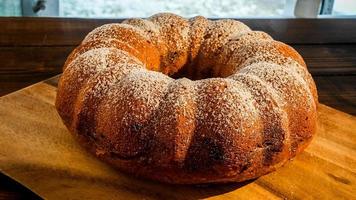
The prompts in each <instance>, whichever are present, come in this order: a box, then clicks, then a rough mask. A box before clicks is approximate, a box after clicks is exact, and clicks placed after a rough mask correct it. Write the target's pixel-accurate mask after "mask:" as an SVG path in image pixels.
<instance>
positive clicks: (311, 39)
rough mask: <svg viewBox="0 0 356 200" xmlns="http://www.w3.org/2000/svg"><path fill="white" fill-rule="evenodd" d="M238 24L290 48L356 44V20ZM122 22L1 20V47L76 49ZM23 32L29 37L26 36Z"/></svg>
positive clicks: (263, 21)
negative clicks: (98, 29)
mask: <svg viewBox="0 0 356 200" xmlns="http://www.w3.org/2000/svg"><path fill="white" fill-rule="evenodd" d="M237 20H240V21H242V22H244V23H246V24H247V25H248V26H250V27H251V28H252V29H254V30H261V31H265V32H267V33H269V34H271V35H272V37H274V38H275V39H277V40H280V41H284V42H286V43H289V44H335V43H336V44H338V43H343V44H345V43H356V26H355V23H356V19H237ZM121 21H122V19H78V18H77V19H75V18H74V19H73V18H72V19H71V18H42V17H41V18H33V17H27V18H26V17H0V27H2V28H1V29H0V46H59V45H72V46H73V45H77V44H79V42H80V41H81V40H82V39H83V37H84V36H85V35H86V34H87V33H88V32H89V31H91V30H92V29H94V28H95V27H98V26H100V25H102V24H106V23H116V22H121ZM306 30H307V31H306ZM24 32H26V33H27V34H23V33H24Z"/></svg>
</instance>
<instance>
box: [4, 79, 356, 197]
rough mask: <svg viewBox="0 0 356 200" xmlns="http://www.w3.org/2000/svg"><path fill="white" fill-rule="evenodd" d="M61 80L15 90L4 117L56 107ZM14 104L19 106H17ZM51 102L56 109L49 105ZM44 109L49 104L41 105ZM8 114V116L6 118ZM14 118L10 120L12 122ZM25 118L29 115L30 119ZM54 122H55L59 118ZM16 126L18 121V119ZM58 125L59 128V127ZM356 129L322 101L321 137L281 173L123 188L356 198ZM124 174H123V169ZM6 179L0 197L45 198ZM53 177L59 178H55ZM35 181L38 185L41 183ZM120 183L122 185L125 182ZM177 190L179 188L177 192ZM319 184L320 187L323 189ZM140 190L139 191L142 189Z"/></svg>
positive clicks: (354, 120) (354, 121) (131, 183)
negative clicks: (218, 182)
mask: <svg viewBox="0 0 356 200" xmlns="http://www.w3.org/2000/svg"><path fill="white" fill-rule="evenodd" d="M56 84H57V78H52V79H49V80H47V81H44V82H41V83H39V84H36V85H34V86H31V87H29V88H26V89H23V90H20V91H18V92H15V93H13V94H10V95H9V96H5V97H2V98H0V119H1V115H2V114H4V113H6V112H10V110H12V109H13V108H17V109H19V110H18V112H20V113H18V116H22V114H21V112H24V113H23V115H24V116H27V115H28V114H29V113H28V112H30V113H31V112H40V113H43V112H46V113H47V112H49V113H55V110H54V107H53V101H54V97H55V89H56ZM41 104H43V105H46V106H45V107H47V108H42V107H41ZM1 106H2V107H1ZM12 106H13V108H11V107H12ZM48 106H50V107H48ZM29 108H31V109H30V110H31V111H29V110H28V109H29ZM48 108H50V109H51V110H46V109H48ZM22 109H24V111H21V110H22ZM38 109H43V110H42V111H41V110H38ZM26 110H27V111H26ZM26 113H27V114H26ZM30 115H31V114H30ZM43 115H44V116H42V117H40V118H38V119H37V120H34V119H33V117H30V118H29V119H31V120H34V122H36V121H39V122H40V123H42V121H43V120H50V121H53V120H58V121H60V120H59V118H58V117H57V116H56V115H55V116H56V117H55V118H56V119H52V118H51V117H49V118H47V117H46V116H45V115H46V114H43ZM12 116H13V115H12ZM49 116H52V117H53V114H50V115H49ZM3 117H4V115H3ZM13 117H14V116H13ZM15 117H16V115H15ZM10 118H11V117H10ZM2 119H3V120H4V119H5V118H2ZM14 119H15V118H14ZM14 119H8V121H7V122H12V121H14ZM19 120H22V121H24V119H19ZM14 124H19V122H15V123H14ZM20 124H21V123H20ZM56 124H60V126H62V129H63V127H64V126H63V125H62V124H61V122H57V123H56ZM15 126H16V125H15ZM34 126H36V124H34ZM51 126H53V124H52V125H51ZM6 127H7V126H6V124H5V129H4V126H1V124H0V131H1V129H3V130H9V129H8V128H6ZM10 127H13V125H12V126H10ZM54 128H55V129H57V128H56V127H54ZM13 130H15V129H13ZM15 131H16V130H15ZM22 131H23V130H22ZM20 132H21V130H20ZM28 134H30V133H28ZM355 134H356V117H354V116H351V115H348V114H345V113H343V112H340V111H337V110H335V109H332V108H330V107H327V106H324V105H322V104H320V106H319V131H318V134H317V137H316V138H315V139H314V140H313V142H312V144H311V145H310V147H308V148H307V150H306V151H305V152H303V153H302V154H301V155H299V156H297V158H296V159H295V160H293V161H292V162H291V163H289V164H287V165H286V166H284V167H282V168H281V169H279V170H278V171H277V172H275V173H272V174H269V175H266V176H264V177H262V178H259V179H257V180H255V181H253V182H251V181H249V182H245V183H242V184H230V185H223V186H212V187H206V188H194V187H193V188H192V187H172V186H165V185H163V184H156V183H150V182H146V181H143V182H142V181H140V180H135V179H131V178H130V179H129V180H128V181H127V180H126V183H127V184H128V185H127V186H125V188H126V189H124V190H127V192H128V193H129V194H130V193H131V194H135V195H134V196H131V195H128V194H125V193H123V195H124V196H123V197H127V198H129V197H139V196H141V197H142V195H143V196H146V195H147V198H149V199H152V198H153V199H160V198H177V199H180V198H183V197H184V198H187V199H195V198H212V199H223V198H233V199H234V198H250V197H251V198H252V197H254V198H257V199H258V198H262V197H264V198H269V199H281V198H282V199H284V198H299V199H300V198H305V197H308V196H309V195H312V196H313V197H314V198H326V197H332V198H335V197H341V198H350V199H352V198H356V193H354V192H353V191H355V189H356V186H355V181H356V157H355V154H354V153H355V146H356V135H355ZM68 135H69V134H68ZM0 159H1V151H0ZM5 166H6V165H5ZM19 166H21V164H19ZM0 167H1V164H0ZM10 168H11V167H10ZM26 168H27V167H26ZM16 170H17V168H16ZM8 171H9V169H8ZM10 171H11V170H10ZM20 171H21V170H20ZM44 173H47V172H44ZM15 174H16V173H15ZM40 174H41V176H42V172H40ZM32 176H33V177H36V173H34V174H33V175H32ZM74 176H75V175H74ZM120 176H121V178H122V175H120ZM17 178H20V181H23V182H24V183H26V182H27V184H30V185H31V184H33V182H32V181H31V179H32V178H31V177H28V176H25V177H22V178H21V176H18V177H17ZM124 179H126V178H124ZM0 180H1V181H0V183H1V184H0V187H1V190H0V199H20V198H34V199H36V198H39V197H38V196H36V194H34V193H32V192H31V191H30V190H28V189H26V188H25V187H23V186H21V185H20V184H17V183H16V182H15V181H12V180H11V179H10V178H8V177H6V176H5V175H2V176H1V177H0ZM29 180H30V181H29ZM58 180H61V179H58ZM58 180H55V181H54V182H55V183H57V181H58ZM118 180H119V179H118ZM39 181H41V182H42V183H44V184H45V185H46V184H47V182H46V181H45V180H39ZM48 181H49V180H48ZM101 181H103V180H101ZM31 182H32V183H31ZM51 182H52V183H53V180H52V181H51ZM85 182H86V181H85ZM115 182H116V181H115ZM283 182H284V183H283ZM89 183H90V181H89ZM94 183H95V184H98V183H97V181H94ZM94 183H93V184H94ZM38 184H39V183H38ZM48 184H49V183H48ZM58 184H59V183H58ZM67 184H68V183H67ZM86 184H88V183H86ZM90 184H91V183H90ZM103 184H104V185H107V184H109V185H110V184H112V183H111V181H108V182H107V183H105V180H104V183H103ZM35 185H37V183H36V184H35ZM39 185H41V184H39ZM119 185H120V184H119ZM306 186H307V187H306ZM30 187H32V186H30ZM56 187H57V186H56ZM68 187H72V186H68ZM97 187H98V188H100V187H106V186H102V185H100V183H99V185H98V186H97ZM118 187H119V188H121V187H122V186H118ZM132 187H133V188H135V190H136V189H137V188H136V187H139V188H140V189H138V190H139V191H136V192H133V191H132V189H133V188H132ZM309 187H310V188H309ZM40 188H42V189H39V188H37V189H36V188H35V190H37V192H38V191H42V190H43V184H42V186H41V187H40ZM119 188H118V189H119ZM173 188H175V189H173ZM62 189H63V188H62ZM121 189H122V188H121ZM52 190H53V189H50V191H48V190H47V191H44V194H47V195H48V193H49V194H51V192H52ZM151 190H152V191H151ZM165 190H168V191H165ZM175 190H177V192H175ZM319 190H320V193H318V192H319ZM163 191H165V192H163ZM169 191H170V192H169ZM132 192H133V193H132ZM137 192H138V194H136V193H137ZM182 192H187V194H186V195H183V196H182V194H181V193H182ZM126 195H128V196H126ZM47 197H49V196H47Z"/></svg>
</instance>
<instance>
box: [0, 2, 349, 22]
mask: <svg viewBox="0 0 356 200" xmlns="http://www.w3.org/2000/svg"><path fill="white" fill-rule="evenodd" d="M158 12H173V13H176V14H179V15H181V16H185V17H192V16H196V15H203V16H206V17H211V18H224V17H226V18H233V17H238V18H244V17H248V18H278V17H279V18H286V17H311V18H315V17H325V16H326V17H356V0H90V1H89V0H0V16H51V17H58V16H59V17H85V18H125V17H148V16H150V15H152V14H155V13H158Z"/></svg>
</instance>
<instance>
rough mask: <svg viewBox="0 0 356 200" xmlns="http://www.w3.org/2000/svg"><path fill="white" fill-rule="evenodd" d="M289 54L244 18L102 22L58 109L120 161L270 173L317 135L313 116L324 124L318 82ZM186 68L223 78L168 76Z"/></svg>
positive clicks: (65, 81)
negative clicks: (318, 113) (312, 126)
mask: <svg viewBox="0 0 356 200" xmlns="http://www.w3.org/2000/svg"><path fill="white" fill-rule="evenodd" d="M283 47H285V46H283V45H281V43H278V42H276V41H274V40H273V39H272V38H271V37H270V36H269V35H268V34H266V33H263V32H258V31H251V30H250V28H248V27H247V26H246V25H244V24H243V23H241V22H238V21H235V20H217V21H209V20H207V19H205V18H203V17H200V16H199V17H196V18H194V19H190V20H189V21H188V20H187V19H184V18H182V17H180V16H177V15H174V14H167V13H164V14H157V15H154V16H151V17H150V18H148V19H128V20H125V21H124V22H123V23H122V24H107V25H103V26H101V27H98V28H96V29H94V30H93V31H92V32H90V33H89V34H88V35H87V36H86V38H85V39H84V40H83V42H82V44H81V45H80V46H79V47H78V48H77V49H76V50H75V51H74V53H72V54H71V56H70V58H68V63H66V66H67V68H66V69H65V70H64V73H63V76H62V78H61V81H60V84H59V88H58V96H57V98H59V102H60V103H59V104H58V106H59V107H60V109H58V110H59V112H60V114H61V116H62V117H63V116H64V118H66V120H67V121H66V123H68V124H71V125H72V127H73V130H75V131H76V132H77V133H78V134H82V133H81V132H85V131H86V132H85V134H86V135H88V137H90V138H94V139H93V140H92V141H93V143H95V144H96V145H98V148H100V152H101V155H107V156H109V157H110V156H111V155H112V154H111V153H113V154H115V155H118V157H119V158H118V159H117V161H118V162H120V161H121V160H120V159H121V158H125V159H128V160H129V159H131V158H132V157H135V156H136V157H135V158H134V159H137V160H138V162H146V164H147V165H156V166H159V167H161V168H163V169H167V170H168V171H169V170H172V169H174V170H176V171H179V170H181V169H182V168H184V167H185V165H189V163H190V162H192V163H193V164H194V163H196V162H198V161H199V162H200V161H201V158H198V157H199V156H201V155H203V156H204V155H205V154H204V151H208V153H207V155H208V157H207V158H206V159H212V160H211V163H212V166H214V165H217V166H219V165H221V163H225V164H226V163H231V164H232V165H234V166H235V165H238V167H241V166H243V167H242V168H245V167H246V166H247V167H246V168H247V169H243V170H241V173H243V172H242V171H244V170H247V171H248V170H250V169H249V168H250V165H251V167H252V168H253V167H256V166H260V167H259V168H256V169H253V170H257V171H254V173H256V174H261V171H258V170H260V169H261V168H264V167H271V166H274V165H276V164H278V163H282V162H284V161H285V160H286V159H287V158H286V156H285V155H286V154H284V153H285V151H290V152H293V151H295V149H296V148H297V146H298V143H301V142H300V141H303V137H306V138H307V137H309V135H311V134H312V133H309V132H308V131H309V129H308V123H312V122H310V119H309V118H308V117H310V118H311V119H315V118H314V115H315V112H316V111H315V110H316V103H317V96H316V89H315V85H314V81H313V79H312V78H311V76H310V74H309V73H308V71H307V69H306V68H305V67H304V66H303V62H300V60H298V58H297V57H296V55H294V54H293V52H289V51H288V50H289V49H288V48H286V49H283ZM291 54H293V55H291ZM296 54H297V53H296ZM297 55H298V54H297ZM300 63H302V64H300ZM187 66H188V67H189V70H193V71H194V73H193V74H194V75H195V76H196V77H198V78H199V77H205V76H209V75H211V76H214V77H209V78H207V79H202V80H196V81H193V80H189V79H186V78H181V79H176V80H174V79H172V78H171V77H169V76H167V75H170V74H172V73H175V72H177V71H178V70H180V69H182V67H187ZM152 70H157V71H159V72H155V71H152ZM216 76H219V77H226V78H217V77H216ZM66 102H69V104H70V105H66ZM62 107H63V108H64V109H62ZM73 109H74V112H71V110H73ZM298 111H300V113H302V114H299V113H298ZM67 115H70V116H69V117H68V116H67ZM305 115H306V119H304V117H305ZM72 116H73V118H74V119H73V121H72V119H71V118H72ZM67 118H68V119H67ZM298 120H299V121H298ZM308 120H309V121H308ZM294 121H298V123H295V122H294ZM298 127H303V128H304V129H301V128H298ZM305 127H307V128H305ZM299 130H301V131H299ZM303 131H304V132H303ZM299 132H301V134H299ZM298 134H299V135H298ZM303 134H305V135H306V136H303ZM300 138H302V139H300ZM88 140H89V139H88ZM204 145H205V146H204ZM206 145H208V146H206ZM209 145H210V146H214V148H215V149H213V150H214V152H213V153H215V154H218V155H213V156H215V157H213V158H211V157H209V156H210V152H209V151H210V150H206V149H202V148H210V146H209ZM99 146H100V147H99ZM194 148H197V149H194ZM261 149H262V150H261ZM146 151H147V152H146ZM257 151H258V152H259V153H256V152H257ZM202 152H203V153H202ZM261 152H265V153H266V155H264V158H262V153H261ZM200 153H202V154H200ZM205 153H206V152H205ZM220 154H222V155H220ZM280 155H282V157H283V156H284V157H283V158H282V159H280V158H277V157H278V156H280ZM288 156H289V154H288ZM132 159H133V158H132ZM134 159H133V160H134ZM203 159H204V158H203ZM214 159H215V160H214ZM216 159H220V160H219V161H216ZM263 159H264V160H263ZM133 162H136V161H133ZM237 162H244V163H237ZM177 163H178V164H177ZM202 163H204V162H202ZM246 163H250V164H247V165H246ZM198 164H199V163H198ZM252 165H255V166H252ZM219 167H220V168H219V169H222V170H226V171H227V172H228V173H230V175H231V174H234V175H238V173H240V172H239V170H234V171H233V172H231V171H229V170H231V169H230V168H228V167H226V166H219ZM230 167H231V166H230ZM163 171H165V170H163ZM184 173H186V172H185V171H184V172H182V174H184ZM249 176H250V175H249ZM223 178H224V177H223Z"/></svg>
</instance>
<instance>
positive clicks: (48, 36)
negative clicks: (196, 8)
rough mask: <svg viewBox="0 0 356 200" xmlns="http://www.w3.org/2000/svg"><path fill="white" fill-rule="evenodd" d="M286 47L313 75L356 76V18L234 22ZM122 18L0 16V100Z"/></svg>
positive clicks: (57, 66)
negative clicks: (298, 55)
mask: <svg viewBox="0 0 356 200" xmlns="http://www.w3.org/2000/svg"><path fill="white" fill-rule="evenodd" d="M238 20H241V21H243V22H244V23H246V24H247V25H249V26H250V27H251V28H252V29H254V30H262V31H265V32H267V33H269V34H271V35H272V36H273V37H274V38H275V39H276V40H280V41H283V42H285V43H289V44H291V45H292V46H293V47H294V48H296V49H297V50H298V51H299V52H300V53H301V54H302V56H303V57H304V59H305V61H306V63H307V64H308V67H309V70H310V72H311V73H312V74H313V75H328V76H329V75H350V74H353V75H355V76H356V54H355V53H354V52H356V26H354V24H355V23H356V19H238ZM121 21H122V19H73V18H72V19H71V18H31V17H29V18H24V17H21V18H18V17H6V18H4V17H0V26H1V29H0V96H2V95H5V94H8V93H10V92H13V91H16V90H18V89H20V88H23V87H26V86H28V85H31V84H33V83H36V82H38V81H41V80H43V79H46V78H50V77H52V76H53V75H55V74H59V73H60V72H61V68H62V65H63V63H64V60H65V59H66V57H67V55H68V54H69V52H70V51H71V50H72V49H73V48H74V47H75V46H76V45H78V44H79V43H80V41H81V40H82V39H83V38H84V36H85V35H86V34H87V33H88V32H89V31H91V30H93V29H94V28H96V27H98V26H100V25H102V24H106V23H115V22H121Z"/></svg>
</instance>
